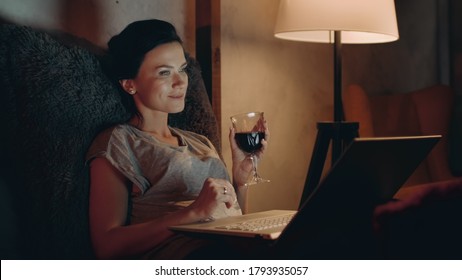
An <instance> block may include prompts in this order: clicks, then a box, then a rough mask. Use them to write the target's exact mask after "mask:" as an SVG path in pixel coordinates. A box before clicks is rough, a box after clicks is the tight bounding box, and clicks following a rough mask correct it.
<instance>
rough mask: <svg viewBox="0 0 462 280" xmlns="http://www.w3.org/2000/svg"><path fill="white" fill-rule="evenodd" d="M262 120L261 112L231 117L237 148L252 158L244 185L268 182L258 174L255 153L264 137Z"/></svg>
mask: <svg viewBox="0 0 462 280" xmlns="http://www.w3.org/2000/svg"><path fill="white" fill-rule="evenodd" d="M264 121H265V119H264V117H263V112H249V113H243V114H238V115H234V116H232V117H231V122H232V124H233V128H234V131H235V137H234V139H236V143H237V145H238V147H239V149H241V150H242V151H243V152H244V153H246V154H247V156H248V157H249V158H250V160H252V165H253V170H252V176H251V178H249V180H248V181H247V183H246V184H245V186H250V185H254V184H258V183H266V182H269V180H267V179H263V178H262V177H260V175H258V172H257V164H258V158H257V156H256V155H255V152H257V151H258V150H260V149H261V147H262V143H261V140H263V139H265V127H264V125H263V124H264Z"/></svg>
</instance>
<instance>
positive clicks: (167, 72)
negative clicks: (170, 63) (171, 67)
mask: <svg viewBox="0 0 462 280" xmlns="http://www.w3.org/2000/svg"><path fill="white" fill-rule="evenodd" d="M159 75H161V76H168V75H170V71H168V70H163V71H160V72H159Z"/></svg>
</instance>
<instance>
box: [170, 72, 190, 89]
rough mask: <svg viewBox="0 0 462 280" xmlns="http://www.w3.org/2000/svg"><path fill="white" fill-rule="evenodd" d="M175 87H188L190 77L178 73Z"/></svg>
mask: <svg viewBox="0 0 462 280" xmlns="http://www.w3.org/2000/svg"><path fill="white" fill-rule="evenodd" d="M174 79H175V80H174V83H173V86H175V87H183V86H187V85H188V75H186V74H183V73H176V74H175V78H174Z"/></svg>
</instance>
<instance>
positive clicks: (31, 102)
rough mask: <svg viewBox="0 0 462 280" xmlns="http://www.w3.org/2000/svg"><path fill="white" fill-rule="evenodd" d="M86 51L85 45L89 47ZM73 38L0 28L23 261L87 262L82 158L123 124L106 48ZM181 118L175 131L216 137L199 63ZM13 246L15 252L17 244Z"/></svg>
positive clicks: (6, 167)
mask: <svg viewBox="0 0 462 280" xmlns="http://www.w3.org/2000/svg"><path fill="white" fill-rule="evenodd" d="M85 45H87V46H85ZM90 46H91V44H90V43H88V42H86V41H84V40H82V39H79V38H74V37H73V36H71V35H68V34H67V35H66V36H65V40H64V39H63V37H62V36H61V37H60V36H56V34H54V35H53V36H52V35H51V33H50V32H45V31H41V30H36V29H32V28H29V27H24V26H17V25H9V24H3V25H1V26H0V89H1V92H0V104H1V106H2V108H1V110H0V120H1V123H2V125H3V127H4V130H5V131H4V132H3V133H2V135H5V136H4V137H1V142H0V144H1V145H0V147H1V148H0V155H2V159H1V162H2V164H1V166H0V167H1V171H0V172H1V173H0V175H1V179H2V181H3V182H4V184H2V185H6V186H7V188H8V189H9V192H10V193H11V197H12V198H11V200H12V201H13V202H14V206H13V208H14V211H16V213H17V216H18V219H19V222H18V228H19V231H20V232H21V233H22V234H21V235H20V236H19V239H20V240H19V241H18V244H21V245H20V248H19V250H21V254H20V255H21V257H22V258H45V259H66V258H67V259H81V258H84V259H86V258H92V257H93V254H92V250H91V243H90V237H89V231H88V194H89V170H88V166H86V165H85V164H84V157H85V153H86V151H87V149H88V147H89V145H90V144H91V142H92V140H93V138H94V137H95V136H96V135H97V133H98V132H99V131H101V130H102V129H103V128H105V127H107V126H110V125H112V124H114V123H117V122H122V121H125V120H126V119H127V118H128V117H129V115H128V113H127V111H126V110H125V108H124V106H123V104H122V102H121V98H120V91H119V90H120V89H119V87H118V86H117V85H116V84H115V83H113V82H111V81H112V80H111V79H109V78H108V75H109V73H108V72H107V71H105V69H108V68H106V66H107V64H106V62H107V59H106V58H107V57H106V56H105V55H104V50H102V52H101V53H95V48H93V47H90ZM189 59H190V60H191V62H190V64H191V65H192V67H190V69H189V70H190V73H189V74H190V86H189V88H188V97H187V100H186V107H185V110H184V112H182V113H179V114H175V115H174V116H172V117H171V119H170V123H171V125H173V126H176V127H179V128H183V129H188V130H191V131H195V132H198V133H201V134H204V135H206V136H208V137H209V138H210V139H211V141H212V142H213V143H214V144H215V145H217V148H219V144H220V143H219V136H218V135H219V134H218V131H217V124H216V120H215V118H214V116H213V112H212V109H211V105H210V103H209V102H208V99H207V94H206V92H205V88H204V86H203V83H202V78H201V75H200V70H199V68H198V65H197V63H196V62H195V61H194V60H193V59H191V58H189ZM18 246H19V245H18Z"/></svg>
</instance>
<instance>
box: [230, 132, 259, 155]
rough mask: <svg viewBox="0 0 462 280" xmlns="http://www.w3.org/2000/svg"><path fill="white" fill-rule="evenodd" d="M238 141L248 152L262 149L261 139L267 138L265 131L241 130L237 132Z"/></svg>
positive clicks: (240, 146)
mask: <svg viewBox="0 0 462 280" xmlns="http://www.w3.org/2000/svg"><path fill="white" fill-rule="evenodd" d="M234 138H235V139H236V143H237V145H238V146H239V148H240V149H241V150H243V151H244V152H246V153H249V154H251V153H254V152H256V151H258V150H260V149H261V147H262V144H261V140H263V139H265V133H264V132H239V133H236V135H235V137H234Z"/></svg>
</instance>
